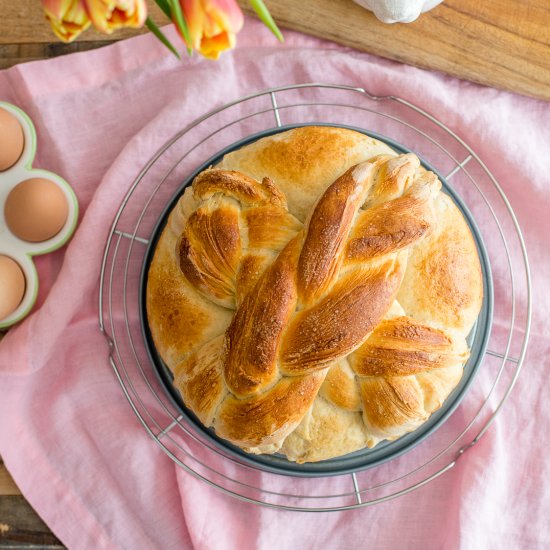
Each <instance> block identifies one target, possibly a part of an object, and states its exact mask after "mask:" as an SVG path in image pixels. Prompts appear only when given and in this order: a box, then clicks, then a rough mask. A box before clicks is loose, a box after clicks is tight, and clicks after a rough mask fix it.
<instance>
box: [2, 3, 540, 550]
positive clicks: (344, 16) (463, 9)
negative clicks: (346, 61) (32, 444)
mask: <svg viewBox="0 0 550 550" xmlns="http://www.w3.org/2000/svg"><path fill="white" fill-rule="evenodd" d="M148 3H149V6H150V13H151V15H152V17H153V19H154V20H155V21H156V22H157V23H159V24H164V23H166V22H167V21H166V19H165V17H164V16H163V15H162V13H161V12H160V11H159V9H158V8H157V7H156V5H155V4H154V3H153V2H152V1H149V2H148ZM240 3H241V4H242V5H243V7H244V8H245V11H249V9H248V7H247V2H246V1H244V0H243V1H241V2H240ZM266 3H267V5H268V6H269V8H270V9H271V11H272V13H273V15H274V16H275V18H276V19H277V21H278V22H279V23H280V24H281V26H282V27H284V28H291V29H296V30H300V31H302V32H306V33H310V34H314V35H317V36H322V37H325V38H328V39H331V40H334V41H336V42H340V43H343V44H346V45H348V46H352V47H355V48H358V49H360V50H364V51H368V52H372V53H375V54H378V55H381V56H383V57H388V58H390V59H394V60H397V61H402V62H405V63H409V64H413V65H417V66H421V67H428V68H432V69H436V70H440V71H443V72H446V73H448V74H451V75H454V76H458V77H461V78H466V79H470V80H473V81H476V82H480V83H484V84H488V85H492V86H495V87H500V88H505V89H510V90H514V91H516V92H519V93H522V94H526V95H531V96H534V97H539V98H543V99H547V100H549V99H550V1H549V0H522V2H510V1H509V0H484V1H482V2H480V1H479V0H446V1H445V2H444V3H443V4H441V5H440V6H438V7H437V8H435V9H434V10H433V11H431V12H429V13H427V14H425V15H423V16H422V17H421V18H420V19H419V20H418V21H416V22H415V23H412V24H409V25H383V24H382V23H380V22H378V21H377V20H376V19H375V18H374V16H373V15H372V14H370V13H369V12H367V11H365V10H362V9H361V8H359V7H358V6H356V5H355V4H353V3H352V2H351V0H300V1H299V2H298V1H295V0H267V1H266ZM139 32H143V31H135V30H124V31H120V32H118V33H117V34H115V35H111V36H105V35H101V34H99V33H97V32H95V31H88V32H86V33H85V34H83V35H82V36H81V37H80V38H79V39H78V41H76V42H75V43H73V44H68V45H67V44H60V43H59V42H57V41H56V40H55V37H54V36H53V35H52V33H51V30H50V28H49V26H48V24H47V23H46V22H45V20H44V17H43V15H42V11H41V7H40V2H39V0H17V1H15V0H0V69H2V68H7V67H10V66H12V65H15V64H17V63H21V62H25V61H30V60H35V59H43V58H48V57H54V56H57V55H63V54H66V53H71V52H75V51H82V50H88V49H92V48H97V47H99V46H102V45H105V44H108V43H110V42H112V41H114V40H119V39H122V38H126V37H128V36H132V35H134V34H137V33H139ZM0 99H1V98H0ZM8 545H9V546H11V547H13V546H17V547H28V548H31V547H32V548H37V547H43V548H61V547H62V545H61V543H60V542H59V541H58V540H57V539H56V538H55V536H54V535H53V534H52V533H51V532H50V531H49V529H48V528H47V527H46V526H45V525H44V523H43V522H42V520H40V518H39V517H38V516H37V515H36V513H35V512H34V511H33V510H32V508H31V507H30V505H29V504H28V503H27V502H26V501H25V499H24V498H23V497H22V496H21V494H20V491H19V489H18V488H17V486H16V485H15V483H14V482H13V480H12V479H11V477H10V475H9V473H8V471H7V470H6V468H5V466H4V464H3V463H2V462H1V460H0V547H3V546H8Z"/></svg>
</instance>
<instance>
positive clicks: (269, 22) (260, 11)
mask: <svg viewBox="0 0 550 550" xmlns="http://www.w3.org/2000/svg"><path fill="white" fill-rule="evenodd" d="M250 5H251V6H252V9H253V10H254V11H255V12H256V15H257V16H258V17H259V18H260V20H261V21H262V23H263V24H264V25H265V26H266V27H267V28H268V29H269V30H270V31H271V32H272V33H273V34H274V35H275V36H276V37H277V39H278V40H279V41H280V42H284V40H285V39H284V38H283V35H282V33H281V31H280V30H279V27H277V23H275V21H274V20H273V17H271V14H270V13H269V10H268V9H267V7H266V5H265V4H264V2H263V0H250Z"/></svg>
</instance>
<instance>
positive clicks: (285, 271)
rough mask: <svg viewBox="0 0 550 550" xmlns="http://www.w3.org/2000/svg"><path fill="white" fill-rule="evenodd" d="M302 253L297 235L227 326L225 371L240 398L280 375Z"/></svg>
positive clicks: (294, 305)
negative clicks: (279, 360)
mask: <svg viewBox="0 0 550 550" xmlns="http://www.w3.org/2000/svg"><path fill="white" fill-rule="evenodd" d="M298 252H299V240H298V238H294V239H293V240H292V241H290V243H288V245H287V246H286V247H285V249H284V250H283V251H282V252H281V254H280V255H279V256H278V257H277V259H276V260H275V261H274V262H273V264H272V265H271V267H269V268H268V269H267V270H266V272H265V273H264V274H263V275H262V277H261V278H260V280H259V281H258V283H257V284H256V286H255V287H254V289H253V291H252V292H250V293H249V294H248V295H247V296H246V298H245V299H244V300H243V303H242V304H241V305H240V307H239V309H238V310H237V312H236V314H235V317H234V318H233V321H232V323H231V325H230V326H229V328H228V329H227V332H226V346H227V356H226V359H225V364H224V374H225V380H226V382H227V385H228V387H229V388H230V390H231V391H232V392H233V393H234V394H235V395H236V396H238V397H245V396H248V395H251V394H253V393H256V392H257V391H258V390H260V389H262V388H263V387H265V386H266V385H268V384H270V383H271V382H272V381H273V379H274V378H275V377H276V376H277V368H276V367H277V365H276V361H277V356H278V351H279V344H280V341H281V335H282V333H283V330H284V329H285V327H286V325H287V323H288V320H289V319H290V316H291V315H292V312H293V311H294V309H295V308H296V298H297V292H296V259H297V256H298Z"/></svg>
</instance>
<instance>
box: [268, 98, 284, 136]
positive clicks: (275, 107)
mask: <svg viewBox="0 0 550 550" xmlns="http://www.w3.org/2000/svg"><path fill="white" fill-rule="evenodd" d="M270 95H271V104H272V105H273V114H274V115H275V122H276V123H277V127H278V128H280V127H281V126H282V124H281V116H280V113H279V106H278V105H277V98H276V97H275V92H271V94H270Z"/></svg>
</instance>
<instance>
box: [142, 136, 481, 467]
mask: <svg viewBox="0 0 550 550" xmlns="http://www.w3.org/2000/svg"><path fill="white" fill-rule="evenodd" d="M481 288H482V287H481V275H480V269H479V262H478V260H477V252H476V249H475V245H474V244H473V240H472V237H471V235H470V233H469V230H468V228H467V225H466V224H465V222H464V220H463V218H462V216H461V215H460V213H459V212H458V210H457V209H456V207H454V205H453V204H452V201H451V200H450V199H449V198H448V197H446V196H445V195H443V194H442V193H441V192H440V183H439V181H438V180H437V178H436V177H435V176H434V174H432V173H431V172H427V171H425V170H424V169H423V168H421V167H420V163H419V161H418V158H417V157H416V156H415V155H412V154H407V155H398V156H396V155H395V153H394V152H393V151H391V150H390V149H389V148H388V147H387V146H385V145H383V144H381V143H380V142H377V141H376V140H373V139H371V138H368V137H366V136H364V135H362V134H358V133H357V132H352V131H349V130H344V129H341V128H326V127H320V128H319V127H307V128H298V129H295V130H291V131H288V132H283V133H281V134H277V135H275V136H271V137H269V138H265V139H262V140H258V141H257V142H255V143H252V144H251V145H248V146H246V147H244V148H243V149H241V150H239V151H235V152H233V153H230V154H229V155H226V156H225V157H224V159H223V160H222V162H221V163H220V165H219V166H218V167H216V168H213V169H209V170H206V171H204V172H203V173H201V174H199V176H198V177H197V178H196V179H195V181H194V182H193V190H192V192H191V190H188V191H187V192H186V193H185V194H184V196H183V197H182V199H181V200H180V202H179V203H178V204H177V206H176V207H175V208H174V210H173V211H172V213H171V214H170V217H169V222H168V225H167V227H166V228H165V230H164V231H163V234H162V235H161V238H160V240H159V243H158V246H157V250H156V252H155V256H154V259H153V261H152V264H151V267H150V271H149V276H148V286H147V313H148V320H149V324H150V327H151V332H152V335H153V339H154V341H155V345H156V347H157V350H158V351H159V353H160V354H161V355H162V357H163V358H164V359H165V361H166V362H167V364H168V365H169V367H170V368H171V369H172V370H173V371H174V373H175V385H176V387H177V388H178V389H179V391H180V392H181V394H182V396H183V399H184V401H185V403H186V405H187V406H188V407H190V408H191V410H193V411H194V412H195V413H196V414H197V416H198V417H199V419H200V420H201V421H202V422H203V423H204V424H205V425H207V426H213V427H214V428H215V430H216V432H217V434H218V435H219V436H221V437H223V438H226V439H228V440H229V441H231V442H233V443H234V444H236V445H240V446H241V447H243V448H244V449H245V450H247V451H249V452H252V453H265V452H267V453H272V452H276V451H278V450H279V449H280V450H281V451H282V452H283V453H285V454H286V455H287V457H288V458H289V459H290V460H296V461H298V462H305V461H315V460H324V459H327V458H331V457H334V456H338V455H342V454H346V453H348V452H352V451H355V450H357V449H361V448H363V447H365V446H369V447H372V446H373V445H375V444H376V443H377V442H378V441H380V440H382V439H395V438H397V437H400V436H401V435H403V434H405V433H407V432H408V431H411V430H413V429H415V428H417V427H418V426H419V425H420V424H421V423H422V422H424V421H425V420H426V418H427V417H428V416H429V415H430V414H431V413H432V412H433V411H434V410H436V409H437V408H438V407H440V406H441V404H442V403H443V401H444V400H445V399H446V397H447V396H448V395H449V393H450V392H451V391H452V389H453V388H454V387H455V386H456V384H457V383H458V381H459V380H460V377H461V374H462V366H463V364H464V362H465V361H466V359H467V356H468V349H467V345H466V342H465V339H464V338H465V336H466V334H467V331H468V330H469V328H470V327H471V323H473V321H474V320H475V317H476V315H477V313H478V311H479V307H480V301H481ZM396 296H397V297H398V300H399V302H400V303H398V302H397V301H395V298H396ZM401 306H403V307H401Z"/></svg>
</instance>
